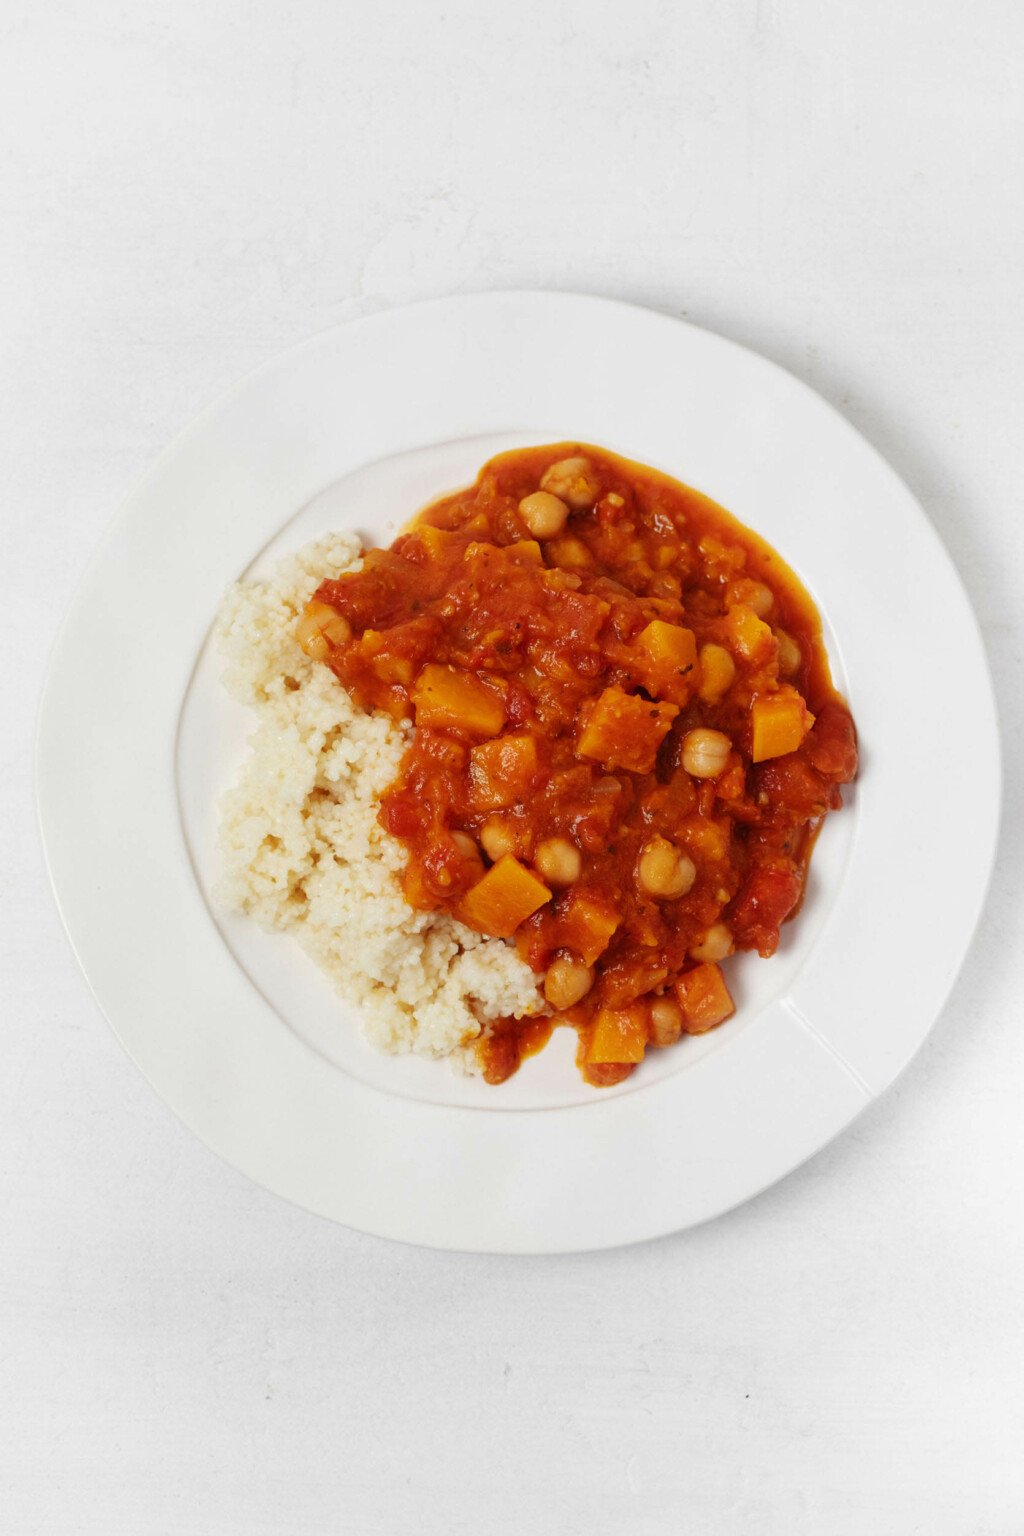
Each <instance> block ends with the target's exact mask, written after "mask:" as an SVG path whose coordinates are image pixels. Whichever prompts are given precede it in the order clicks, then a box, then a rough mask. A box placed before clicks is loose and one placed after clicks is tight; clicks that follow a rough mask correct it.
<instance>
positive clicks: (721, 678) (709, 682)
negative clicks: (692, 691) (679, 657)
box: [697, 644, 736, 704]
mask: <svg viewBox="0 0 1024 1536" xmlns="http://www.w3.org/2000/svg"><path fill="white" fill-rule="evenodd" d="M735 676H736V663H735V662H734V661H733V659H732V657H731V656H730V655H729V652H728V651H727V650H726V648H725V646H724V645H713V644H708V645H702V646H701V648H700V688H699V689H698V690H697V691H698V693H699V694H700V697H701V698H702V699H703V701H704V703H705V704H717V703H718V701H719V699H720V698H721V697H722V695H723V694H725V693H728V691H729V689H730V688H731V687H732V684H733V679H734V678H735Z"/></svg>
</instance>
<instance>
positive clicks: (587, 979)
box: [544, 954, 594, 1009]
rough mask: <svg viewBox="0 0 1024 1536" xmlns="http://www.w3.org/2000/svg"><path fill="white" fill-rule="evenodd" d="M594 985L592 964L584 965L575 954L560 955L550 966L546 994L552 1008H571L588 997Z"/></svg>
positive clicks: (546, 978) (545, 978) (545, 984)
mask: <svg viewBox="0 0 1024 1536" xmlns="http://www.w3.org/2000/svg"><path fill="white" fill-rule="evenodd" d="M593 985H594V971H593V967H592V966H589V965H584V964H583V961H582V960H577V958H576V956H575V955H568V954H567V955H559V956H557V957H556V959H554V960H552V962H551V964H550V965H549V966H548V972H547V975H546V976H545V977H544V996H545V997H546V998H547V1000H548V1002H549V1003H550V1004H551V1006H552V1008H559V1009H561V1008H571V1007H572V1006H573V1004H574V1003H578V1002H579V1001H580V1000H581V999H582V998H584V997H586V995H587V993H588V992H589V991H590V989H591V987H592V986H593Z"/></svg>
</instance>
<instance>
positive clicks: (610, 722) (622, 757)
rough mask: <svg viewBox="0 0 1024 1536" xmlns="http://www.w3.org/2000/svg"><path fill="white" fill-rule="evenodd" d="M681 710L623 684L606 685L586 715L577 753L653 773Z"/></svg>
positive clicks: (604, 764)
mask: <svg viewBox="0 0 1024 1536" xmlns="http://www.w3.org/2000/svg"><path fill="white" fill-rule="evenodd" d="M678 713H679V708H678V706H677V705H675V704H664V703H652V702H651V700H650V699H641V698H639V697H638V696H637V695H636V694H633V693H625V692H624V691H623V689H621V688H615V687H612V688H606V689H605V690H604V692H603V693H602V694H601V696H600V698H598V699H597V700H596V701H595V702H594V703H593V704H592V705H591V706H590V708H589V710H588V711H587V712H586V713H585V714H584V715H583V716H582V729H581V731H580V734H579V738H578V740H577V744H576V755H577V757H586V758H590V759H591V761H592V762H596V763H600V764H601V765H602V767H604V768H607V769H615V768H627V769H628V770H629V771H630V772H631V773H650V772H651V770H652V769H653V767H654V759H655V758H656V757H657V755H658V748H659V747H660V746H661V743H662V742H663V741H664V739H665V737H666V736H667V735H668V733H669V730H670V729H671V726H672V721H673V720H674V719H675V717H676V715H678Z"/></svg>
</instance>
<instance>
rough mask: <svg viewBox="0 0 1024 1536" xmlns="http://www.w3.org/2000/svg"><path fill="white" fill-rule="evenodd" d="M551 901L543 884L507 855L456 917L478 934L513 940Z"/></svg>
mask: <svg viewBox="0 0 1024 1536" xmlns="http://www.w3.org/2000/svg"><path fill="white" fill-rule="evenodd" d="M550 900H551V892H550V891H549V890H548V888H547V886H546V885H545V884H544V883H543V881H541V880H538V879H537V876H536V875H535V874H534V873H533V871H532V870H530V869H527V868H526V866H525V865H524V864H520V862H519V860H518V859H517V858H516V857H515V856H514V855H513V854H511V853H506V854H505V855H504V857H503V858H500V859H499V860H498V862H497V864H494V865H492V866H491V868H490V869H489V870H488V871H487V873H486V875H484V877H483V879H482V880H478V881H477V883H476V885H473V886H470V888H469V890H468V891H467V892H466V894H465V896H463V898H462V901H461V902H460V904H459V906H458V909H457V911H456V916H457V917H458V918H459V919H460V921H461V922H463V923H465V924H466V926H467V927H468V928H475V929H476V931H477V933H486V934H490V935H491V936H492V937H493V938H496V939H510V938H511V937H512V935H513V934H514V933H515V931H516V929H517V928H518V927H519V924H520V923H523V922H525V921H526V919H527V918H528V917H529V916H530V914H531V912H536V910H537V908H538V907H542V906H543V905H544V903H545V902H546V901H550Z"/></svg>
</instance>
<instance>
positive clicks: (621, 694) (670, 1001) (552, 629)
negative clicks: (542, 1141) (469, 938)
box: [299, 443, 857, 1087]
mask: <svg viewBox="0 0 1024 1536" xmlns="http://www.w3.org/2000/svg"><path fill="white" fill-rule="evenodd" d="M299 639H300V642H301V643H302V645H303V647H304V649H306V651H307V652H308V654H309V655H311V656H312V657H314V658H315V659H316V660H318V661H322V662H324V663H325V664H326V665H327V666H329V667H330V668H331V669H332V670H333V671H334V672H335V673H336V675H337V676H338V678H339V679H340V680H341V682H342V683H343V684H344V686H345V687H346V689H348V690H349V692H350V693H351V695H352V696H353V697H354V698H355V700H356V701H357V702H358V703H359V704H360V705H361V706H362V707H363V708H365V709H381V710H384V711H386V712H387V713H388V714H390V715H391V716H392V717H393V718H395V719H411V720H412V721H413V722H414V723H415V732H414V735H413V738H412V741H411V745H410V746H409V748H408V750H407V752H406V754H405V758H404V760H403V763H402V766H401V770H400V773H399V776H398V778H397V779H396V781H395V782H394V783H393V784H392V785H391V786H390V788H389V789H388V790H387V791H386V792H385V793H384V795H383V796H382V799H381V809H380V821H381V823H382V825H383V826H384V827H385V828H386V830H387V831H388V832H390V833H391V834H392V835H393V836H394V837H396V838H398V839H399V840H400V841H401V842H402V843H403V844H404V845H405V847H406V849H407V851H408V863H407V866H406V869H405V872H404V875H403V889H404V892H405V897H406V900H407V901H408V902H409V903H410V905H411V906H412V907H414V908H418V909H423V910H432V911H437V910H445V911H448V912H450V913H452V914H453V915H454V916H455V917H456V918H458V919H459V920H460V921H461V922H463V923H465V924H467V925H468V926H469V927H470V928H472V929H475V930H476V931H478V932H480V933H483V934H487V935H490V936H494V937H500V938H505V939H508V940H511V941H513V942H514V943H515V946H516V948H517V950H518V952H519V954H520V956H521V957H522V958H523V959H524V960H526V961H527V963H528V964H529V965H530V966H531V967H532V968H533V969H534V970H535V971H536V972H537V973H539V974H541V975H542V976H543V983H542V985H543V994H544V997H545V999H546V1002H547V1005H548V1007H549V1009H550V1015H549V1016H548V1017H542V1018H532V1019H507V1020H500V1021H498V1022H497V1023H496V1024H494V1025H493V1026H492V1028H491V1030H490V1032H489V1033H488V1034H487V1035H486V1037H485V1038H483V1039H482V1040H481V1041H480V1043H479V1045H478V1050H479V1053H480V1056H481V1061H482V1065H483V1069H484V1075H485V1076H486V1078H487V1079H488V1081H490V1082H495V1083H497V1082H501V1081H503V1080H504V1079H505V1078H506V1077H508V1076H510V1075H511V1073H513V1072H514V1071H515V1070H516V1068H517V1067H518V1065H519V1063H520V1061H521V1059H522V1058H523V1056H524V1055H526V1054H529V1053H530V1052H531V1051H534V1050H536V1049H538V1048H539V1047H540V1046H541V1045H543V1044H544V1042H545V1040H546V1039H547V1037H548V1034H549V1033H550V1030H551V1028H552V1027H553V1025H554V1024H555V1023H566V1024H569V1025H571V1026H573V1027H574V1028H575V1029H576V1030H577V1032H578V1035H579V1050H578V1057H577V1059H578V1061H579V1065H580V1068H581V1070H582V1072H583V1075H584V1077H585V1079H586V1080H587V1081H588V1082H589V1083H591V1084H593V1085H594V1086H598V1087H600V1086H606V1085H610V1084H612V1083H616V1082H619V1081H621V1080H622V1079H623V1078H624V1077H626V1076H628V1075H629V1074H630V1073H631V1072H633V1071H634V1070H635V1068H636V1066H637V1064H638V1063H639V1062H640V1061H642V1060H643V1057H644V1055H645V1052H646V1051H647V1050H648V1049H650V1048H665V1047H667V1046H670V1045H672V1044H674V1043H675V1042H676V1041H678V1040H679V1039H680V1037H681V1036H682V1035H684V1034H700V1033H703V1032H705V1031H707V1030H709V1029H713V1028H715V1027H716V1026H717V1025H719V1024H721V1023H722V1022H723V1021H724V1020H725V1019H726V1018H728V1017H729V1016H730V1014H731V1013H732V1012H733V1003H732V999H731V997H730V995H729V990H728V987H727V984H726V980H725V977H724V975H723V972H722V968H721V966H722V962H723V961H724V960H726V958H727V957H728V956H729V955H730V954H732V953H733V952H734V951H735V950H756V951H757V952H758V953H759V954H761V955H762V956H765V957H767V956H770V955H771V954H773V953H774V951H775V949H776V947H777V945H778V942H779V928H780V926H781V924H782V923H783V922H784V921H786V920H787V919H789V918H792V917H793V916H794V915H795V914H796V912H797V910H798V908H799V906H800V902H801V899H802V895H803V890H804V884H805V880H806V875H807V867H808V861H809V859H810V856H811V852H812V849H813V845H814V839H815V836H816V834H817V832H818V829H819V828H820V826H821V823H822V821H823V819H824V817H825V816H826V815H827V814H828V813H829V811H832V810H835V809H836V808H838V807H839V805H840V804H841V803H842V797H841V792H840V788H839V786H840V785H841V784H843V783H846V782H848V781H849V780H851V779H852V778H853V777H854V774H855V773H856V768H857V745H856V733H855V729H854V724H853V720H852V717H851V715H850V711H849V709H848V708H847V706H846V704H845V703H844V701H843V700H842V698H841V697H840V696H839V695H838V694H837V693H836V691H835V689H834V688H833V686H832V682H831V678H830V674H829V667H828V659H827V656H826V654H825V650H824V646H823V643H822V638H821V625H820V621H819V619H818V615H817V612H816V610H815V608H814V605H813V603H812V602H811V600H810V598H809V596H808V595H807V593H806V592H805V591H804V589H803V588H802V587H801V586H800V584H799V582H798V581H797V579H796V577H795V576H794V575H793V573H792V572H791V571H790V570H789V569H788V568H787V567H786V566H785V565H784V563H783V562H782V560H781V559H780V557H779V556H778V555H777V554H776V553H775V551H774V550H772V549H771V548H770V547H769V546H768V545H767V544H765V543H764V541H763V540H761V539H760V538H758V537H757V535H755V534H753V533H751V532H750V531H749V530H748V529H746V528H744V527H743V526H742V525H740V524H739V523H738V522H737V521H736V520H735V519H734V518H732V517H731V516H730V515H729V514H728V513H727V512H725V511H723V510H722V509H721V508H720V507H718V506H716V505H715V504H714V503H713V502H711V501H709V500H708V499H707V498H706V497H704V496H702V495H701V494H699V493H698V492H696V491H694V490H691V489H688V488H687V487H686V486H684V485H681V484H679V483H678V482H676V481H674V480H671V479H669V478H668V477H667V476H665V475H663V474H660V473H659V472H657V471H655V470H653V469H649V468H646V467H644V466H642V465H639V464H634V463H632V462H629V461H627V460H624V459H622V458H619V457H617V456H615V455H613V454H611V453H608V452H605V451H604V450H601V449H597V448H593V447H589V446H585V445H581V444H565V443H563V444H558V445H555V446H548V447H538V448H529V449H522V450H516V451H514V452H511V453H505V454H502V455H500V456H499V457H497V458H495V459H492V460H491V461H490V462H489V463H488V464H486V465H484V467H483V469H482V470H481V471H480V474H479V476H478V477H477V480H476V483H475V484H474V485H473V486H471V487H470V488H469V489H467V490H464V491H459V492H457V493H456V494H454V495H451V496H446V497H444V498H443V499H442V500H440V501H438V502H436V503H435V504H434V505H432V506H431V507H429V508H428V509H427V510H426V511H425V512H424V513H422V514H421V515H420V516H419V517H418V518H417V519H416V520H415V521H414V523H413V524H411V525H410V526H409V527H408V529H407V530H406V531H405V532H403V533H402V534H401V535H399V537H398V538H397V539H396V540H395V541H394V543H393V544H392V545H391V547H390V548H389V549H372V550H369V551H368V552H367V554H366V557H365V559H364V561H363V565H362V568H361V569H360V570H359V571H356V572H353V573H351V574H347V575H343V576H341V577H340V578H339V579H337V580H328V581H325V582H323V583H322V585H321V586H320V588H319V589H318V590H317V592H316V594H315V596H314V598H313V600H312V602H311V603H310V604H309V605H308V607H307V609H306V611H305V613H304V614H303V616H302V618H301V620H300V624H299Z"/></svg>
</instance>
